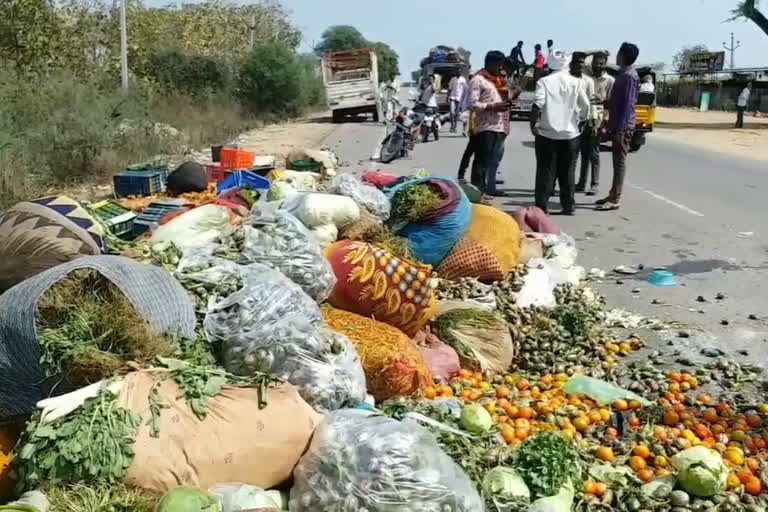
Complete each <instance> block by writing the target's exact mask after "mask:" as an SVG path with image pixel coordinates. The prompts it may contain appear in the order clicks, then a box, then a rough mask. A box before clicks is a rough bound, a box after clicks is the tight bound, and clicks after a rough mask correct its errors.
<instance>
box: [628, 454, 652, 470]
mask: <svg viewBox="0 0 768 512" xmlns="http://www.w3.org/2000/svg"><path fill="white" fill-rule="evenodd" d="M629 465H630V466H632V469H634V470H635V471H640V470H643V469H645V468H646V466H647V465H648V464H646V462H645V459H644V458H642V457H639V456H637V455H635V456H633V457H631V458H630V459H629Z"/></svg>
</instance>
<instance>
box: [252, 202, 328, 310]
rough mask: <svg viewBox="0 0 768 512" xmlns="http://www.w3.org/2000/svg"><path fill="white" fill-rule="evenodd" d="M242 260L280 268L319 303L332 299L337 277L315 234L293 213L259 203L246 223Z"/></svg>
mask: <svg viewBox="0 0 768 512" xmlns="http://www.w3.org/2000/svg"><path fill="white" fill-rule="evenodd" d="M243 229H244V230H245V240H244V241H243V248H242V252H241V254H240V257H241V260H242V261H241V262H242V263H252V262H253V263H262V264H265V265H269V266H270V267H273V268H276V269H278V270H279V271H280V272H282V273H283V274H285V275H286V276H287V277H288V279H290V280H291V281H293V282H294V283H296V284H298V285H299V286H301V288H302V289H303V290H304V291H305V292H307V294H309V296H311V297H312V298H313V299H315V300H316V301H318V302H322V301H324V300H325V299H326V298H328V295H330V293H331V291H332V290H333V287H334V286H335V285H336V276H335V275H334V273H333V269H332V268H331V264H330V263H329V262H328V260H327V259H326V258H325V255H324V254H323V249H322V247H320V244H319V243H318V242H317V240H315V237H314V236H313V235H312V233H311V232H310V231H309V230H308V229H307V228H306V226H304V224H302V222H301V221H300V220H299V219H297V218H296V217H294V216H293V215H292V214H290V213H288V212H286V211H283V210H279V209H277V208H275V207H273V206H271V205H269V204H266V203H257V204H256V205H254V207H253V209H252V210H251V216H250V217H249V218H248V219H247V220H246V222H245V225H244V226H243Z"/></svg>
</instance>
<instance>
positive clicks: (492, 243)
mask: <svg viewBox="0 0 768 512" xmlns="http://www.w3.org/2000/svg"><path fill="white" fill-rule="evenodd" d="M520 251H521V232H520V228H519V227H518V225H517V222H515V219H513V218H512V217H511V216H509V215H508V214H506V213H504V212H502V211H501V210H499V209H497V208H494V207H492V206H485V205H482V204H474V205H472V220H471V221H470V223H469V227H468V228H467V231H466V233H464V236H463V237H461V239H460V240H459V241H458V242H457V243H456V245H455V246H454V247H453V248H452V249H451V251H450V252H449V253H448V255H447V256H446V257H445V258H444V259H443V261H442V262H441V263H440V266H439V267H438V268H437V273H438V274H439V275H440V277H442V278H443V279H451V280H455V279H459V278H462V277H475V278H477V279H479V280H481V281H501V280H503V279H504V278H506V277H507V274H509V272H511V271H512V270H514V269H515V267H517V264H518V262H519V260H520Z"/></svg>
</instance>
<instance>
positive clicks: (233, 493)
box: [208, 483, 282, 512]
mask: <svg viewBox="0 0 768 512" xmlns="http://www.w3.org/2000/svg"><path fill="white" fill-rule="evenodd" d="M208 492H210V493H211V494H213V495H214V496H216V498H217V499H218V500H219V507H221V512H242V511H244V510H260V509H266V510H271V509H274V510H277V511H279V510H280V509H281V508H282V500H281V499H280V493H279V492H277V491H271V492H268V491H265V490H264V489H262V488H261V487H255V486H253V485H248V484H239V483H232V484H216V485H214V486H213V487H211V488H210V489H208ZM275 492H277V496H276V499H277V501H275V496H274V494H273V493H275Z"/></svg>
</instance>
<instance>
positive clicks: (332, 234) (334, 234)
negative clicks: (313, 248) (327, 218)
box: [312, 224, 339, 247]
mask: <svg viewBox="0 0 768 512" xmlns="http://www.w3.org/2000/svg"><path fill="white" fill-rule="evenodd" d="M312 236H314V237H315V240H317V243H319V244H320V246H321V247H326V246H328V245H331V244H332V243H333V242H335V241H336V240H337V239H338V238H339V228H337V227H336V225H335V224H323V225H322V226H317V227H316V228H312Z"/></svg>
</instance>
